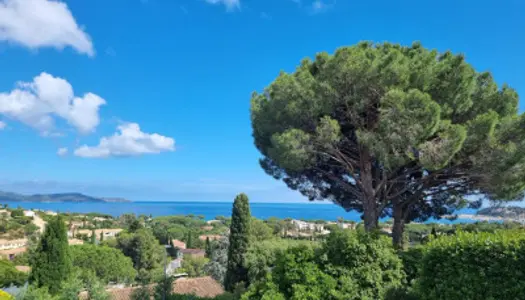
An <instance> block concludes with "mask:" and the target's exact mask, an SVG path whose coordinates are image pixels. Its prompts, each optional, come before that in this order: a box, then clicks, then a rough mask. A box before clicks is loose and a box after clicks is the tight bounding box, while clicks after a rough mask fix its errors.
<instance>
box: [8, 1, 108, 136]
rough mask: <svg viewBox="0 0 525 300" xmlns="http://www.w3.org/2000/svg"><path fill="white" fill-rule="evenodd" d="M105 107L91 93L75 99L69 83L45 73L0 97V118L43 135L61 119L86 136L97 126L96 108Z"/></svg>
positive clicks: (51, 129)
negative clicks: (18, 122)
mask: <svg viewBox="0 0 525 300" xmlns="http://www.w3.org/2000/svg"><path fill="white" fill-rule="evenodd" d="M30 1H33V0H30ZM104 104H106V101H105V100H104V99H102V98H101V97H99V96H97V95H95V94H93V93H86V94H84V95H83V96H82V97H77V96H75V95H74V93H73V87H72V86H71V84H70V83H69V82H67V81H66V80H64V79H62V78H59V77H54V76H53V75H50V74H48V73H45V72H43V73H41V74H40V75H38V76H36V77H35V78H34V79H33V81H32V82H19V83H18V84H17V88H15V89H13V90H12V91H10V92H6V93H0V114H2V115H5V116H7V117H9V118H12V119H15V120H17V121H20V122H22V123H24V124H26V125H29V126H31V127H33V128H35V129H37V130H39V131H40V132H41V133H42V134H49V133H51V132H52V131H53V129H54V127H55V126H54V123H55V119H56V118H61V119H64V120H65V121H67V123H69V124H70V125H71V126H73V127H75V128H76V129H77V130H78V131H79V132H81V133H89V132H91V131H93V130H94V129H95V128H96V127H97V125H98V124H99V122H100V118H99V108H100V106H102V105H104Z"/></svg>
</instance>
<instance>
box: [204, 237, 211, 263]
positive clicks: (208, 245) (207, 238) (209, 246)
mask: <svg viewBox="0 0 525 300" xmlns="http://www.w3.org/2000/svg"><path fill="white" fill-rule="evenodd" d="M204 249H205V250H206V257H208V258H209V257H211V251H212V248H211V243H210V237H209V236H207V237H206V247H205V248H204Z"/></svg>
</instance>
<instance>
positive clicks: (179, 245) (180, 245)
mask: <svg viewBox="0 0 525 300" xmlns="http://www.w3.org/2000/svg"><path fill="white" fill-rule="evenodd" d="M171 242H172V243H173V247H175V248H178V249H186V243H185V242H183V241H180V240H175V239H173V240H171Z"/></svg>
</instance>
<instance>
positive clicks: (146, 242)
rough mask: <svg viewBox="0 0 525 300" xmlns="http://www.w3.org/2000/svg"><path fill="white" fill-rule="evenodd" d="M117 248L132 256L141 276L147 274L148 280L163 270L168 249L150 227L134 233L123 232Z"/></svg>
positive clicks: (134, 265)
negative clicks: (161, 243)
mask: <svg viewBox="0 0 525 300" xmlns="http://www.w3.org/2000/svg"><path fill="white" fill-rule="evenodd" d="M117 248H118V249H120V250H121V251H122V253H124V255H126V256H128V257H129V258H131V260H132V262H133V267H134V268H135V269H136V270H137V271H138V272H139V276H146V277H147V280H148V281H152V280H154V279H155V278H154V277H155V276H156V275H158V273H159V272H162V270H161V269H162V265H161V263H162V261H163V259H164V255H165V251H166V250H165V249H164V247H163V246H161V245H160V244H159V241H158V240H157V239H156V238H155V236H153V234H152V232H151V231H150V230H149V229H146V228H141V229H138V230H137V231H136V232H134V233H121V234H120V235H119V236H118V237H117ZM144 279H145V280H146V278H144Z"/></svg>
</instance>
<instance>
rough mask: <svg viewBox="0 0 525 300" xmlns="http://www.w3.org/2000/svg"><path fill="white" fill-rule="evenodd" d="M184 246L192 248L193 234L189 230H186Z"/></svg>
mask: <svg viewBox="0 0 525 300" xmlns="http://www.w3.org/2000/svg"><path fill="white" fill-rule="evenodd" d="M186 248H188V249H192V248H193V236H192V234H191V231H188V238H187V239H186Z"/></svg>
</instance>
